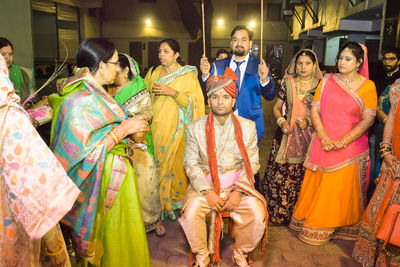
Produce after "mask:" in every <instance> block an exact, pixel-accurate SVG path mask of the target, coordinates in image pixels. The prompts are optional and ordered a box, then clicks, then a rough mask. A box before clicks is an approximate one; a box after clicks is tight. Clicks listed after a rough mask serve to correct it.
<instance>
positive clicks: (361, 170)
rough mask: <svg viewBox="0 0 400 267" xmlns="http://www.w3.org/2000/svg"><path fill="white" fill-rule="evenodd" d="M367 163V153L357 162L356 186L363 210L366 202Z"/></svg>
mask: <svg viewBox="0 0 400 267" xmlns="http://www.w3.org/2000/svg"><path fill="white" fill-rule="evenodd" d="M368 163H369V154H368V155H366V156H364V157H363V158H361V159H360V161H358V164H357V177H358V187H359V192H360V197H361V199H360V201H361V205H362V207H363V210H365V208H366V207H367V204H368V200H367V176H368Z"/></svg>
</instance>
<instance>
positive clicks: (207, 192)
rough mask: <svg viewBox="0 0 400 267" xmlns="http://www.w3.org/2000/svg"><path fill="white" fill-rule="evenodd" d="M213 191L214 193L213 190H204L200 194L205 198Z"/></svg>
mask: <svg viewBox="0 0 400 267" xmlns="http://www.w3.org/2000/svg"><path fill="white" fill-rule="evenodd" d="M211 191H214V190H213V189H204V190H200V194H202V195H203V196H204V197H205V196H207V195H208V194H209V193H210V192H211Z"/></svg>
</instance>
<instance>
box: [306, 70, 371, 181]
mask: <svg viewBox="0 0 400 267" xmlns="http://www.w3.org/2000/svg"><path fill="white" fill-rule="evenodd" d="M325 79H326V81H323V84H322V87H321V104H320V108H321V119H322V123H323V125H324V128H325V130H326V132H327V134H328V136H329V137H330V138H331V139H332V140H337V139H339V138H340V137H342V136H343V135H345V134H347V133H348V132H350V130H351V129H353V128H354V127H355V126H356V125H357V124H358V123H359V122H360V121H361V120H362V115H363V107H364V102H363V100H362V99H361V98H360V97H359V96H358V94H357V93H356V92H354V91H352V90H351V89H350V88H349V87H348V86H347V84H346V83H345V82H344V81H343V80H342V79H341V78H340V76H339V75H337V74H329V76H325V77H324V80H325ZM366 81H367V80H366ZM364 83H365V82H364ZM364 83H363V84H362V85H361V86H360V88H361V87H362V86H363V85H364ZM324 84H325V86H324ZM338 107H340V108H338ZM368 149H369V146H368V133H365V134H364V135H363V136H361V137H360V138H358V139H356V140H354V142H352V143H350V144H349V145H348V146H347V147H346V148H344V149H341V150H338V151H329V152H325V151H324V150H323V149H322V146H321V142H320V140H319V138H316V137H315V136H314V138H313V140H312V142H311V145H310V148H309V151H308V154H307V157H306V160H305V163H304V166H305V167H306V168H308V169H311V170H313V171H317V170H319V171H322V172H333V171H337V170H340V169H342V168H344V167H347V166H349V165H351V164H352V163H354V162H355V161H358V160H360V159H362V158H363V157H365V156H367V155H368ZM367 173H369V172H367ZM368 178H369V177H367V180H368ZM367 184H368V181H367Z"/></svg>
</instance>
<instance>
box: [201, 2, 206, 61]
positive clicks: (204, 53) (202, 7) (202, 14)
mask: <svg viewBox="0 0 400 267" xmlns="http://www.w3.org/2000/svg"><path fill="white" fill-rule="evenodd" d="M201 20H202V27H203V30H202V32H203V56H204V57H205V56H206V26H205V23H204V0H201Z"/></svg>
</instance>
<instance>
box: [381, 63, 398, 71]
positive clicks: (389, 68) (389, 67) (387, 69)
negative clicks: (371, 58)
mask: <svg viewBox="0 0 400 267" xmlns="http://www.w3.org/2000/svg"><path fill="white" fill-rule="evenodd" d="M383 67H384V68H385V70H386V72H392V71H394V70H395V69H397V65H394V66H391V65H385V66H383Z"/></svg>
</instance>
